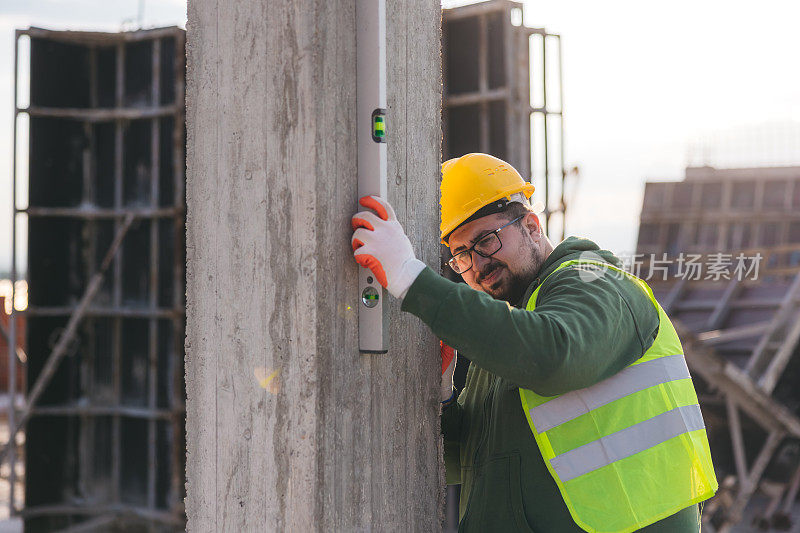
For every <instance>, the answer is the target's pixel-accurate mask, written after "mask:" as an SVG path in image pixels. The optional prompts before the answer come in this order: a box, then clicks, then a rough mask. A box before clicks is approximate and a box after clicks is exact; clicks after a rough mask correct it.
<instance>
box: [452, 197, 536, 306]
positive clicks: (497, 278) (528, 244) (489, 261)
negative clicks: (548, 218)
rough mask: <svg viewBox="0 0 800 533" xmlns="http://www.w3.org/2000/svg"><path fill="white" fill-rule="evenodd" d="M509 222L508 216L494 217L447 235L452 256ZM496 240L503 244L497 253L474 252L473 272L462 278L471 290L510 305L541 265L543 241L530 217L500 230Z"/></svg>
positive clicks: (518, 296)
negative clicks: (485, 255) (483, 255)
mask: <svg viewBox="0 0 800 533" xmlns="http://www.w3.org/2000/svg"><path fill="white" fill-rule="evenodd" d="M512 220H513V219H512ZM508 221H509V219H508V217H507V216H505V215H503V214H500V213H497V214H494V215H489V216H485V217H483V218H479V219H477V220H473V221H472V222H469V223H468V224H464V225H463V226H461V227H460V228H458V229H457V230H455V231H454V232H453V233H452V234H451V235H450V239H449V244H450V251H451V253H452V254H453V255H455V254H457V253H459V252H461V251H464V250H466V249H468V248H470V247H471V246H472V245H473V244H474V243H475V242H476V241H477V240H478V239H480V238H481V237H483V236H485V235H486V234H487V233H490V232H492V231H494V230H496V229H497V228H499V227H501V226H503V225H505V224H506V223H508ZM498 236H499V237H500V241H501V242H502V247H501V248H500V250H498V251H497V253H495V254H494V255H492V256H491V257H482V256H480V255H478V254H477V253H475V252H474V251H473V252H472V268H470V269H469V270H467V271H466V272H464V273H462V274H461V277H462V278H463V279H464V281H465V282H466V283H467V285H469V286H470V287H472V288H473V289H475V290H478V291H481V292H485V293H486V294H488V295H490V296H492V297H493V298H495V299H497V300H505V301H507V302H509V303H511V304H513V303H516V302H517V301H518V300H519V299H520V298H521V297H522V295H523V294H524V292H525V289H527V288H528V286H529V285H530V284H531V282H533V280H534V278H535V276H536V274H537V273H538V272H539V268H540V267H541V266H542V263H543V262H544V259H545V250H544V246H543V243H544V238H543V237H542V236H541V234H540V231H539V220H538V218H537V217H536V215H535V214H533V213H529V214H527V215H525V216H524V217H523V218H522V219H521V220H519V221H518V222H515V223H514V224H511V225H510V226H507V227H505V228H503V229H502V230H501V231H500V232H499V233H498Z"/></svg>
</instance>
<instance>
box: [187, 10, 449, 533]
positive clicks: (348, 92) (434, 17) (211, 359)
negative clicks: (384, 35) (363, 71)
mask: <svg viewBox="0 0 800 533" xmlns="http://www.w3.org/2000/svg"><path fill="white" fill-rule="evenodd" d="M440 18H441V15H440V5H439V2H438V0H428V1H425V2H414V1H411V0H405V1H403V0H392V1H388V2H387V21H388V22H387V26H388V52H387V61H388V132H389V142H388V153H389V161H388V168H389V199H390V201H391V202H392V203H393V205H394V207H395V210H396V211H397V213H398V217H399V218H400V220H401V222H402V223H403V225H404V227H405V228H406V230H407V232H408V233H409V236H410V238H411V241H412V243H414V247H415V250H416V253H417V255H418V257H419V258H420V259H422V260H423V261H425V262H426V263H427V264H428V265H431V266H436V265H437V264H438V242H437V229H438V180H437V176H438V174H439V157H440V155H439V152H440V140H441V132H440V104H441V74H440V72H441V69H440V63H441V61H440V52H439V47H440ZM187 29H188V36H187V37H188V42H187V56H188V74H187V82H188V84H187V134H188V160H187V164H188V173H187V179H188V184H187V204H188V213H187V331H186V387H187V396H188V398H187V420H186V422H187V424H186V425H187V465H186V470H187V480H188V481H187V498H186V512H187V515H188V530H189V531H192V532H199V531H321V530H325V531H372V530H374V531H438V530H439V529H440V527H441V525H440V524H441V509H442V505H443V500H444V490H443V484H444V479H443V469H442V465H441V461H440V457H441V439H440V436H439V416H438V414H439V405H438V381H439V358H438V355H437V350H438V346H437V344H436V340H435V338H434V337H433V336H432V334H431V333H430V331H429V330H428V328H427V327H426V326H425V325H424V324H422V323H421V322H420V321H418V320H417V319H416V318H414V317H412V316H410V315H406V314H401V312H400V305H399V302H398V301H396V300H393V301H392V303H391V330H390V335H391V348H390V353H389V354H387V355H377V356H374V355H373V356H362V355H360V354H359V353H358V346H357V315H356V313H357V311H356V303H357V298H358V294H357V270H356V268H357V267H356V264H355V262H354V261H353V259H352V253H351V251H350V245H349V243H350V235H351V231H350V229H349V220H350V216H351V215H352V214H354V213H355V211H356V208H357V204H356V200H357V198H356V133H355V102H356V101H355V98H356V93H355V72H356V64H355V59H356V43H355V7H354V2H353V0H318V1H311V0H280V1H279V0H274V1H268V0H239V1H226V0H190V1H189V13H188V25H187Z"/></svg>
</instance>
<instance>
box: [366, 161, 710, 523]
mask: <svg viewBox="0 0 800 533" xmlns="http://www.w3.org/2000/svg"><path fill="white" fill-rule="evenodd" d="M533 191H534V187H533V186H532V185H531V184H529V183H527V182H525V181H524V180H523V179H522V178H521V177H520V175H519V173H518V172H517V171H516V170H515V169H514V168H513V167H512V166H511V165H509V164H508V163H506V162H504V161H502V160H500V159H497V158H495V157H492V156H489V155H486V154H467V155H465V156H463V157H460V158H457V159H451V160H449V161H447V162H445V163H444V164H443V165H442V184H441V193H442V197H441V239H442V242H443V243H444V244H446V245H448V246H449V247H450V250H451V253H452V254H453V257H452V259H450V262H449V264H450V266H451V267H452V268H453V270H455V271H456V272H457V273H458V274H460V275H461V276H462V278H463V279H464V281H465V282H466V285H465V284H459V283H453V282H451V281H449V280H447V279H445V278H444V277H442V276H440V275H438V274H437V273H436V272H434V271H433V270H431V269H430V268H428V267H426V266H425V265H424V264H423V263H422V262H421V261H419V260H417V259H416V258H415V256H414V251H413V249H412V246H411V243H410V242H409V239H408V237H406V235H405V233H404V231H403V229H402V227H401V226H400V224H399V222H398V221H397V218H396V217H395V214H394V212H393V210H392V207H391V206H390V205H389V204H388V202H386V200H384V199H382V198H379V197H375V196H371V197H364V198H362V199H361V200H360V203H361V205H362V206H364V207H367V208H369V209H371V210H373V211H374V212H372V211H364V212H360V213H357V214H356V215H355V216H354V217H353V219H352V222H353V228H354V229H355V232H354V234H353V238H352V246H353V249H354V255H355V259H356V261H357V262H358V263H359V264H361V265H362V266H364V267H367V268H369V269H371V270H372V272H373V274H374V275H375V276H376V279H378V280H379V281H380V283H381V284H382V285H383V286H384V287H386V289H387V290H388V291H389V293H391V294H392V295H393V296H395V297H397V298H402V299H403V301H402V309H403V310H404V311H407V312H409V313H412V314H414V315H416V316H417V317H419V318H420V319H421V320H422V321H423V322H425V323H426V324H427V325H428V326H429V327H430V328H431V330H432V331H433V332H434V333H435V334H436V335H437V336H438V337H439V338H440V339H443V341H444V342H445V343H446V344H447V345H449V346H452V347H454V348H455V349H456V350H457V351H459V352H462V353H463V354H464V355H465V356H467V357H468V358H469V359H470V360H471V364H470V367H469V371H468V374H467V381H466V386H465V387H464V390H463V391H462V392H461V393H460V395H458V397H457V399H456V396H455V392H454V391H453V388H452V372H453V368H454V366H455V357H452V358H451V356H450V355H448V354H449V353H450V351H449V350H448V349H447V348H446V347H444V346H443V349H442V354H443V361H442V369H443V370H442V383H443V387H442V405H443V412H442V432H443V435H444V440H445V464H446V466H447V481H448V483H451V484H453V483H457V484H460V485H461V493H460V506H459V521H460V523H459V531H467V532H472V531H480V532H483V531H527V532H530V531H536V532H558V533H561V532H570V531H582V530H584V531H622V532H628V531H636V530H642V531H647V532H657V531H658V532H670V533H676V532H677V533H682V532H690V531H691V532H697V531H699V528H700V510H699V508H698V503H699V502H702V501H704V500H706V499H708V498H710V497H711V496H713V495H714V492H715V491H716V489H717V481H716V478H715V476H714V470H713V467H712V463H711V455H710V451H709V447H708V441H707V437H706V432H705V426H704V424H703V418H702V415H701V414H700V407H699V405H698V404H697V396H696V394H695V390H694V386H693V385H692V381H691V378H690V377H689V371H688V368H687V366H686V362H685V360H684V357H683V355H682V353H683V352H682V349H681V345H680V340H679V339H678V336H677V334H676V332H675V329H674V328H673V326H672V324H671V323H670V320H669V318H667V316H666V314H665V313H664V311H663V310H662V309H661V307H660V306H659V304H658V303H657V302H656V300H655V299H654V298H653V294H652V291H651V290H650V288H649V287H648V286H647V284H645V283H644V282H643V281H642V280H640V279H638V278H636V277H634V276H632V275H630V274H627V273H625V272H624V271H623V270H622V269H621V266H622V265H621V262H620V261H619V259H618V258H617V257H615V256H614V255H613V254H612V253H611V252H609V251H606V250H601V249H600V248H599V247H598V246H597V245H596V244H595V243H593V242H592V241H589V240H587V239H581V238H575V237H570V238H568V239H566V240H565V241H563V242H562V243H560V244H558V246H555V247H553V245H552V244H551V242H550V241H549V239H548V238H547V236H545V234H544V232H543V231H542V226H541V224H540V222H539V218H538V217H537V215H536V213H535V212H534V210H533V209H532V208H531V207H530V202H529V199H530V197H531V195H532V194H533ZM448 359H449V360H448Z"/></svg>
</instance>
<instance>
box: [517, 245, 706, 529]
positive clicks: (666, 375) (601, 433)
mask: <svg viewBox="0 0 800 533" xmlns="http://www.w3.org/2000/svg"><path fill="white" fill-rule="evenodd" d="M570 266H575V267H576V268H581V269H583V270H584V271H587V269H589V270H588V271H592V270H591V269H594V270H597V267H601V268H602V269H605V270H606V272H608V271H609V270H611V271H617V272H619V273H620V274H621V275H625V276H627V277H628V278H629V279H630V280H631V281H633V282H634V283H636V284H637V285H638V286H639V287H640V288H641V289H642V291H644V292H645V293H646V294H647V296H648V298H649V299H650V300H651V302H652V303H653V305H654V306H655V308H656V310H657V311H658V315H659V329H658V334H657V335H656V339H655V341H654V342H653V344H652V345H651V346H650V348H649V349H648V350H647V351H646V352H645V353H644V355H642V357H640V358H639V359H638V360H637V361H635V362H634V363H632V364H630V365H628V366H627V367H625V368H624V369H623V370H622V371H620V372H618V373H617V374H615V375H614V376H611V377H609V378H608V379H606V380H604V381H602V382H600V383H597V384H595V385H592V386H591V387H587V388H585V389H580V390H576V391H571V392H568V393H565V394H563V395H561V396H555V397H544V396H539V395H537V394H536V393H535V392H533V391H530V390H526V389H520V398H521V400H522V407H523V409H524V412H525V416H526V418H527V419H528V423H529V424H530V427H531V431H532V432H533V435H534V437H535V439H536V443H537V445H538V447H539V451H540V452H541V454H542V457H543V459H544V461H545V465H546V466H547V468H548V470H549V471H550V474H551V475H552V476H553V479H554V480H555V482H556V484H557V485H558V488H559V490H560V492H561V495H562V497H563V499H564V503H565V504H566V505H567V508H568V509H569V511H570V514H571V515H572V518H573V519H574V520H575V523H576V524H578V525H579V526H580V527H582V528H583V529H584V530H586V531H609V532H610V531H618V532H630V531H635V530H637V529H640V528H642V527H645V526H647V525H649V524H652V523H654V522H657V521H658V520H661V519H663V518H666V517H667V516H670V515H672V514H674V513H676V512H678V511H680V510H681V509H683V508H685V507H688V506H690V505H692V504H694V503H697V502H700V501H703V500H706V499H708V498H710V497H711V496H713V495H714V492H715V491H716V489H717V481H716V478H715V476H714V470H713V466H712V464H711V453H710V450H709V448H708V439H707V437H706V432H705V426H704V424H703V417H702V414H701V412H700V406H699V405H698V403H697V395H696V393H695V391H694V386H693V385H692V381H691V377H690V375H689V369H688V367H687V366H686V361H685V359H684V357H683V354H682V351H683V350H682V348H681V345H680V339H679V338H678V335H677V333H676V332H675V328H674V327H673V326H672V323H671V322H670V321H669V318H668V317H667V315H666V313H664V310H663V309H662V308H661V306H660V305H659V304H658V302H657V301H656V300H655V298H654V297H653V293H652V291H651V290H650V288H649V287H648V286H647V284H646V283H645V282H644V281H642V280H640V279H639V278H636V277H635V276H633V275H631V274H629V273H627V272H624V271H622V270H620V269H618V268H616V267H614V266H612V265H609V264H606V263H601V262H597V261H580V262H578V261H567V262H565V263H562V264H561V265H559V267H558V268H556V270H554V272H556V271H558V270H560V269H562V268H567V267H570ZM593 273H594V274H596V276H595V277H590V278H586V279H587V280H588V281H586V282H587V283H599V282H601V281H598V280H599V279H600V278H602V274H598V272H593ZM551 275H552V273H551ZM546 279H547V278H545V280H546ZM543 283H544V280H543V281H542V283H540V284H539V288H540V287H541V286H542V284H543ZM539 288H537V289H536V290H535V291H534V292H533V294H532V295H531V297H530V299H529V301H528V305H527V309H528V310H529V311H533V310H534V309H535V307H536V297H537V295H538V292H539Z"/></svg>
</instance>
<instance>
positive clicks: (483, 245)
mask: <svg viewBox="0 0 800 533" xmlns="http://www.w3.org/2000/svg"><path fill="white" fill-rule="evenodd" d="M501 246H502V244H501V243H500V237H498V235H497V233H495V232H492V233H489V234H488V235H485V236H484V237H483V238H482V239H481V240H479V241H478V242H476V243H475V244H474V245H473V247H472V248H470V249H469V250H464V251H463V252H460V253H457V254H456V255H454V256H453V257H452V258H451V259H450V261H448V263H449V265H450V268H452V269H453V270H454V271H455V272H456V274H462V273H464V272H466V271H467V270H469V269H470V268H471V267H472V253H471V251H472V250H475V252H476V253H477V254H478V255H481V256H483V257H489V256H491V255H492V254H494V253H496V252H497V251H498V250H499V249H500V247H501Z"/></svg>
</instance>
